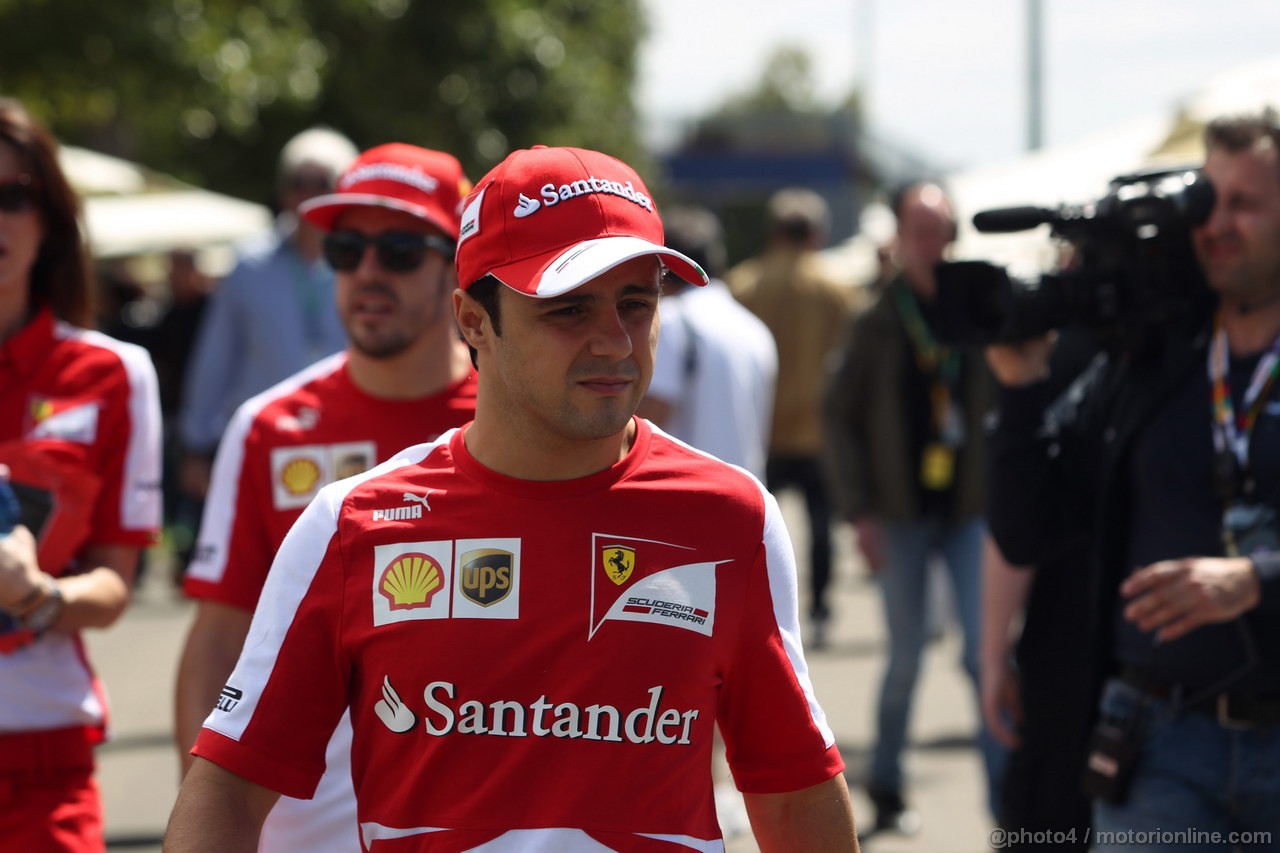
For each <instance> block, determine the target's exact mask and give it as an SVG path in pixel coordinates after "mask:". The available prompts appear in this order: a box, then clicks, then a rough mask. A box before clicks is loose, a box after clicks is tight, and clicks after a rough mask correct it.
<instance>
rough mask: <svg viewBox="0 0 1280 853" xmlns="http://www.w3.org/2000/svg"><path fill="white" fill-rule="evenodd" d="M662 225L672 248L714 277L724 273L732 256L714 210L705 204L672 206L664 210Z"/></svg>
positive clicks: (668, 246)
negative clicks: (727, 251)
mask: <svg viewBox="0 0 1280 853" xmlns="http://www.w3.org/2000/svg"><path fill="white" fill-rule="evenodd" d="M662 226H663V230H664V232H665V234H666V244H667V248H668V249H675V250H676V251H677V252H679V253H680V254H682V255H686V256H687V257H689V258H690V259H691V260H692V261H693V262H694V263H695V264H697V265H698V266H700V267H702V268H703V269H704V270H706V271H707V275H709V276H711V277H712V278H719V277H720V276H722V275H724V268H725V264H726V262H727V258H728V256H727V254H726V253H725V248H724V233H723V231H722V229H721V228H720V220H719V219H717V218H716V215H715V214H714V213H712V212H711V211H709V210H707V209H706V208H702V207H673V208H668V209H667V210H665V211H663V213H662Z"/></svg>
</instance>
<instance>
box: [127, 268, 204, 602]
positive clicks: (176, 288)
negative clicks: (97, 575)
mask: <svg viewBox="0 0 1280 853" xmlns="http://www.w3.org/2000/svg"><path fill="white" fill-rule="evenodd" d="M167 260H168V264H169V275H168V282H169V287H168V301H167V302H166V303H164V305H163V306H162V307H161V309H160V313H159V316H158V317H157V318H156V321H155V325H153V326H152V327H151V328H150V329H148V331H147V335H146V337H145V338H144V340H143V344H144V345H145V346H146V348H147V351H148V352H149V353H151V361H152V362H153V363H154V364H155V367H156V376H157V377H158V378H159V380H160V412H161V414H162V415H163V417H164V519H165V532H166V535H167V536H168V538H169V546H170V551H171V553H172V559H173V567H174V569H175V577H174V581H175V582H180V581H181V577H182V572H183V571H185V569H186V565H187V562H188V560H190V558H191V549H192V548H193V547H194V546H195V537H196V530H197V528H198V527H199V525H200V502H199V501H197V500H195V499H193V498H192V497H191V496H190V495H188V494H186V493H185V492H184V491H183V490H182V489H180V488H179V487H178V474H179V466H180V464H181V448H182V445H181V441H180V439H179V435H178V416H179V411H180V406H181V403H182V396H183V392H182V389H183V383H184V381H185V380H186V375H187V365H188V364H189V363H190V360H191V352H192V348H193V346H194V345H195V340H196V334H197V333H198V331H199V329H200V322H201V319H202V318H203V317H204V311H205V307H206V306H207V305H208V304H209V299H210V294H211V293H212V292H213V287H214V284H215V283H214V282H213V281H212V280H211V279H210V278H209V277H208V276H207V275H205V274H204V273H203V272H202V271H201V270H200V267H199V266H198V264H197V263H196V253H195V251H194V250H192V249H186V248H183V249H174V250H173V251H171V252H169V254H168V258H167Z"/></svg>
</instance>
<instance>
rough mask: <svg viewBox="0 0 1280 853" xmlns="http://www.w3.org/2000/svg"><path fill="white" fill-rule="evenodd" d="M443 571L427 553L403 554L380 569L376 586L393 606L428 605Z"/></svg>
mask: <svg viewBox="0 0 1280 853" xmlns="http://www.w3.org/2000/svg"><path fill="white" fill-rule="evenodd" d="M443 575H444V572H443V571H441V569H440V566H439V565H437V564H436V561H435V560H433V559H431V557H430V556H428V555H426V554H405V555H404V556H402V557H400V558H399V559H397V560H396V561H395V562H393V563H392V564H391V565H389V566H387V568H386V570H385V571H384V572H383V573H382V582H381V583H380V584H379V585H378V586H379V590H380V591H381V592H382V594H383V595H384V596H386V598H387V600H388V601H389V602H390V603H391V609H392V610H408V609H412V608H415V607H429V606H430V605H431V598H432V596H434V595H435V594H436V592H437V591H438V590H439V589H440V586H441V584H442V582H443V581H442V580H441V578H442V577H443Z"/></svg>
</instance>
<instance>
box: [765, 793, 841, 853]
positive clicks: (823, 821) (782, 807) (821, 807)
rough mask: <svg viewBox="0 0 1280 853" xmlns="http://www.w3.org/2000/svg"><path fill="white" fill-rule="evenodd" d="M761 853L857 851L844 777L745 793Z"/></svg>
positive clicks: (834, 852)
mask: <svg viewBox="0 0 1280 853" xmlns="http://www.w3.org/2000/svg"><path fill="white" fill-rule="evenodd" d="M743 799H744V800H745V801H746V804H747V814H748V815H749V816H750V818H751V829H752V830H753V831H754V832H755V836H756V843H757V844H758V845H760V850H761V853H772V851H781V853H807V852H808V851H812V853H841V851H856V850H858V834H857V831H856V830H855V829H854V825H853V805H852V804H851V803H850V801H849V787H848V785H846V784H845V781H844V776H843V775H842V774H837V775H836V776H833V777H831V778H830V779H828V780H827V781H825V782H822V783H821V784H818V785H814V786H813V787H812V788H802V789H801V790H799V791H789V792H787V793H785V794H744V795H743Z"/></svg>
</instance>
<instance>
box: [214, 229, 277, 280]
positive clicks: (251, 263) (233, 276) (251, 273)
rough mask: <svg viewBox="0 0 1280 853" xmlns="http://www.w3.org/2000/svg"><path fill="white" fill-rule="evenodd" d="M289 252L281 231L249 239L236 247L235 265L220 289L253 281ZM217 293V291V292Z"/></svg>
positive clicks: (269, 232)
mask: <svg viewBox="0 0 1280 853" xmlns="http://www.w3.org/2000/svg"><path fill="white" fill-rule="evenodd" d="M286 251H288V244H287V241H286V240H285V238H284V235H283V234H282V233H281V232H280V231H279V230H273V231H268V232H266V233H263V234H257V235H254V236H253V237H249V238H247V239H246V240H244V241H243V242H241V243H239V244H237V245H236V249H235V264H234V265H233V266H232V267H231V271H230V272H228V273H227V275H226V277H225V278H224V279H223V281H222V284H220V285H219V288H221V287H223V286H226V285H228V284H232V285H234V284H235V282H239V281H243V280H245V279H250V280H252V279H253V278H255V277H256V276H257V275H259V274H261V273H262V272H263V271H264V270H267V269H269V268H271V267H273V266H274V265H275V264H277V263H279V261H280V258H281V257H282V256H283V254H284V253H285V252H286ZM215 292H216V291H215Z"/></svg>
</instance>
